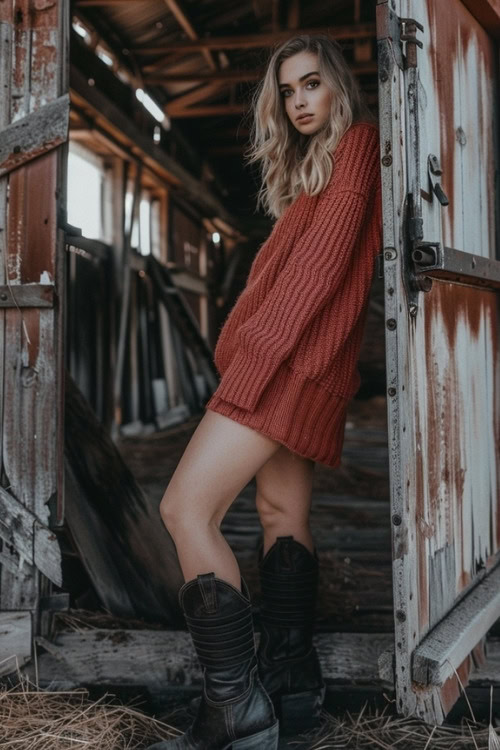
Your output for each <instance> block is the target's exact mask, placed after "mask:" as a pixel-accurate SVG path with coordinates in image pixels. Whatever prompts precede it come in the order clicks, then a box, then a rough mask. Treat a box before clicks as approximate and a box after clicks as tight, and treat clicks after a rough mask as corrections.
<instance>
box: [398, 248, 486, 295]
mask: <svg viewBox="0 0 500 750" xmlns="http://www.w3.org/2000/svg"><path fill="white" fill-rule="evenodd" d="M411 257H412V260H413V263H414V274H415V277H416V278H417V279H418V278H419V277H420V278H421V279H422V280H423V279H427V281H429V282H430V281H431V280H432V278H436V279H444V280H446V281H453V282H455V283H458V284H468V285H469V286H475V287H481V288H483V289H484V288H486V289H495V290H497V289H500V261H498V260H494V259H493V258H488V257H485V256H482V255H476V254H475V253H467V252H464V251H463V250H457V249H456V248H454V247H447V246H446V245H441V243H440V242H417V243H416V244H415V247H414V250H413V251H412V253H411ZM424 291H425V290H424Z"/></svg>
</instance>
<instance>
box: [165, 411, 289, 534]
mask: <svg viewBox="0 0 500 750" xmlns="http://www.w3.org/2000/svg"><path fill="white" fill-rule="evenodd" d="M279 447H280V443H278V442H277V441H276V440H272V439H271V438H268V437H266V436H265V435H262V434H261V433H259V432H257V431H256V430H253V429H251V428H250V427H247V426H246V425H242V424H240V423H239V422H236V421H235V420H233V419H230V418H229V417H225V416H224V415H222V414H219V413H218V412H215V411H212V410H210V409H207V410H206V411H205V414H204V415H203V417H202V419H201V421H200V422H199V424H198V426H197V428H196V430H195V431H194V433H193V435H192V437H191V440H190V441H189V443H188V445H187V446H186V449H185V451H184V453H183V454H182V456H181V459H180V461H179V463H178V464H177V467H176V469H175V471H174V474H173V475H172V478H171V480H170V482H169V484H168V487H167V489H166V491H165V494H164V496H163V500H162V504H161V510H162V515H164V517H165V516H166V517H167V519H168V516H172V515H173V516H177V517H178V516H179V515H182V516H184V517H187V518H190V519H191V522H195V521H196V519H197V518H198V519H200V520H202V521H206V520H216V521H217V522H218V523H220V521H221V520H222V518H223V517H224V515H225V513H226V511H227V509H228V508H229V506H230V505H231V503H232V502H233V500H234V499H235V497H236V496H237V495H238V493H239V492H241V490H242V489H243V487H245V485H246V484H248V482H249V481H250V480H251V479H252V477H254V476H255V474H256V472H257V471H258V470H259V469H260V467H261V466H262V465H263V464H265V463H266V461H268V460H269V458H270V457H271V456H272V455H273V454H274V453H276V451H277V450H278V449H279Z"/></svg>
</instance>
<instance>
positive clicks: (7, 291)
mask: <svg viewBox="0 0 500 750" xmlns="http://www.w3.org/2000/svg"><path fill="white" fill-rule="evenodd" d="M54 290H55V286H54V284H4V285H0V308H3V307H54V296H55V295H54Z"/></svg>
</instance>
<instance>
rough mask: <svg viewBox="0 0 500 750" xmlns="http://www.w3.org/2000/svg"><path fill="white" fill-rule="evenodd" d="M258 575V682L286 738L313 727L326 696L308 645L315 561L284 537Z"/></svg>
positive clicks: (311, 629)
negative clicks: (259, 620)
mask: <svg viewBox="0 0 500 750" xmlns="http://www.w3.org/2000/svg"><path fill="white" fill-rule="evenodd" d="M261 554H262V552H261ZM259 571H260V582H261V591H262V604H261V610H260V614H261V623H262V632H261V638H260V643H259V648H258V652H257V658H258V663H259V674H260V678H261V680H262V684H263V685H264V687H265V689H266V691H267V692H268V694H269V695H270V697H271V699H272V701H273V703H274V707H275V710H276V714H277V716H278V718H279V720H280V726H281V729H282V730H283V731H284V732H285V733H286V734H295V733H300V732H303V731H307V730H308V729H312V728H313V727H315V726H317V724H318V723H319V717H320V712H321V707H322V705H323V701H324V697H325V684H324V682H323V678H322V676H321V668H320V665H319V660H318V654H317V653H316V649H315V648H314V646H313V643H312V637H313V625H314V615H315V606H316V596H317V588H318V558H317V556H316V555H315V554H314V555H312V554H311V553H310V552H309V550H307V549H306V547H304V545H302V544H300V543H299V542H296V541H295V540H294V538H293V537H292V536H282V537H278V538H277V540H276V542H275V543H274V544H273V546H272V547H271V548H270V550H269V551H268V553H267V555H266V556H265V557H264V559H261V560H260V563H259Z"/></svg>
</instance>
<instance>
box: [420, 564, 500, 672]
mask: <svg viewBox="0 0 500 750" xmlns="http://www.w3.org/2000/svg"><path fill="white" fill-rule="evenodd" d="M499 617H500V565H498V566H497V567H496V568H495V569H494V570H493V571H492V572H491V573H489V574H488V575H486V576H485V577H484V578H483V580H482V581H481V582H480V583H478V584H477V586H475V587H474V588H473V589H472V591H471V592H470V593H468V594H467V595H466V596H465V597H464V599H462V600H461V601H460V602H459V603H458V604H457V605H456V606H455V607H454V608H453V609H452V610H451V612H450V613H449V614H448V615H447V616H446V617H445V618H444V620H441V622H440V623H439V624H438V625H436V627H435V628H434V629H433V630H432V631H431V633H430V634H429V635H428V636H427V637H426V638H425V639H424V640H423V641H422V643H421V644H420V645H419V646H417V648H416V649H415V653H414V657H413V673H412V678H413V680H414V681H415V682H419V683H421V684H423V685H443V684H444V682H445V681H446V680H447V679H448V678H449V677H451V676H452V675H453V674H454V672H455V670H456V669H458V667H459V666H460V664H462V662H463V661H464V659H465V658H466V657H467V655H468V654H469V653H470V652H471V651H472V650H473V649H474V647H475V646H476V645H477V644H478V643H479V642H480V640H481V639H482V638H483V637H484V636H485V635H486V633H487V632H488V630H489V629H490V628H491V626H492V625H493V624H494V622H495V621H496V620H498V618H499Z"/></svg>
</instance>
